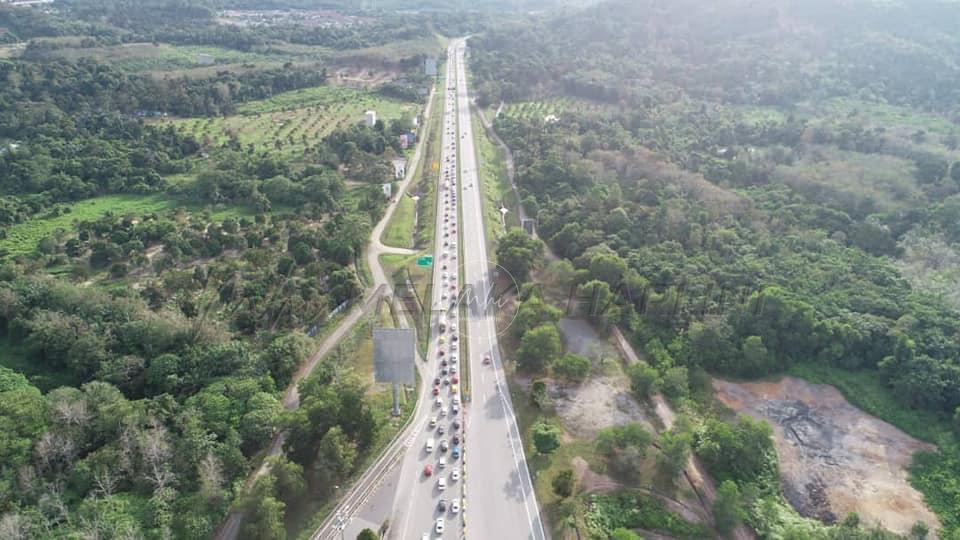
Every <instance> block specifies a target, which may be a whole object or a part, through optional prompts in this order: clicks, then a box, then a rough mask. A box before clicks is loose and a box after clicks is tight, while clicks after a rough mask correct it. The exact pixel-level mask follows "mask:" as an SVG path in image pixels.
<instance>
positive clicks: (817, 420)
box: [713, 377, 940, 533]
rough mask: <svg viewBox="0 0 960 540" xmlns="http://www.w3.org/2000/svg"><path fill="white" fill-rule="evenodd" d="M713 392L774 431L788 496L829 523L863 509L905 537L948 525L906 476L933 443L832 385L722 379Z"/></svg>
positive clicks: (865, 515) (862, 513)
mask: <svg viewBox="0 0 960 540" xmlns="http://www.w3.org/2000/svg"><path fill="white" fill-rule="evenodd" d="M713 387H714V390H715V391H716V396H717V399H719V400H720V401H721V402H723V403H724V404H725V405H726V406H728V407H730V408H731V409H733V410H735V411H737V412H740V413H745V414H748V415H750V416H753V417H756V418H763V419H765V420H767V421H768V422H770V424H771V425H772V426H773V429H774V436H775V439H776V441H775V442H776V447H777V454H778V455H779V457H780V474H781V483H782V485H783V491H784V494H785V495H786V497H787V499H788V500H789V501H790V503H791V504H793V506H794V507H795V508H797V510H798V511H799V512H800V513H801V514H803V515H805V516H809V517H814V518H818V519H821V520H823V521H825V522H828V523H829V522H833V521H836V520H840V519H843V517H844V516H845V515H847V513H849V512H857V513H858V514H859V515H860V518H861V520H863V521H864V522H865V523H869V524H874V523H880V524H881V525H882V526H883V527H885V528H887V529H890V530H892V531H895V532H901V533H904V532H908V531H909V530H910V527H911V526H912V525H913V524H914V523H915V522H917V521H923V522H925V523H926V524H927V525H928V526H929V527H930V529H931V530H936V529H938V528H939V527H940V521H939V520H938V519H937V517H936V516H935V515H934V514H933V512H931V511H930V510H929V509H928V508H927V507H926V506H925V505H924V503H923V496H922V495H921V494H920V492H918V491H917V490H915V489H914V488H913V487H912V486H910V484H909V482H908V480H907V471H906V468H907V467H908V466H909V465H910V461H911V459H912V456H913V454H914V453H915V452H917V451H920V450H931V449H932V448H933V447H932V446H931V445H929V444H927V443H924V442H922V441H918V440H917V439H914V438H912V437H910V436H909V435H907V434H906V433H903V432H902V431H900V430H899V429H897V428H896V427H894V426H892V425H890V424H888V423H886V422H883V421H881V420H879V419H877V418H874V417H872V416H870V415H868V414H866V413H864V412H863V411H861V410H859V409H857V408H856V407H854V406H853V405H850V404H849V403H847V401H846V400H845V399H844V398H843V396H842V395H841V394H840V392H839V391H837V389H835V388H833V387H832V386H827V385H821V384H811V383H809V382H807V381H804V380H802V379H797V378H793V377H785V378H783V379H780V380H778V381H763V382H752V383H732V382H728V381H723V380H718V379H715V380H714V381H713Z"/></svg>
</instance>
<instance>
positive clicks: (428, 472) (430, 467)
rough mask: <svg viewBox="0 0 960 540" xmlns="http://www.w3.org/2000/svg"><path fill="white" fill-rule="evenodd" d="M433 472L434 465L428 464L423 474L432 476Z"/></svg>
mask: <svg viewBox="0 0 960 540" xmlns="http://www.w3.org/2000/svg"><path fill="white" fill-rule="evenodd" d="M432 474H433V465H427V466H425V467H424V468H423V475H424V476H430V475H432Z"/></svg>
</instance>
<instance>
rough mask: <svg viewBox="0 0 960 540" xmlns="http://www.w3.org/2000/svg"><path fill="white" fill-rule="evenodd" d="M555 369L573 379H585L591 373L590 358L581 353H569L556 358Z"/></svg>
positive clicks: (559, 373)
mask: <svg viewBox="0 0 960 540" xmlns="http://www.w3.org/2000/svg"><path fill="white" fill-rule="evenodd" d="M553 371H554V372H556V373H557V374H558V375H561V376H563V377H566V378H567V379H570V380H571V381H577V382H579V381H583V380H584V379H586V378H587V375H589V374H590V360H589V359H587V358H584V357H583V356H580V355H579V354H573V353H567V354H565V355H563V356H561V357H560V358H557V359H556V360H554V362H553Z"/></svg>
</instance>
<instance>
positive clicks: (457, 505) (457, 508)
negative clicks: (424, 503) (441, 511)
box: [450, 499, 460, 514]
mask: <svg viewBox="0 0 960 540" xmlns="http://www.w3.org/2000/svg"><path fill="white" fill-rule="evenodd" d="M450 511H451V512H453V513H454V514H457V513H459V512H460V499H454V500H453V504H451V505H450Z"/></svg>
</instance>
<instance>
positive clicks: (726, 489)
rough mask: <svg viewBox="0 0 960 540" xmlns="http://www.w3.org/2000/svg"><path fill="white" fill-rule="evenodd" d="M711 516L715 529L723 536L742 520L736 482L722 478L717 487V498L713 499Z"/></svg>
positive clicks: (741, 506)
mask: <svg viewBox="0 0 960 540" xmlns="http://www.w3.org/2000/svg"><path fill="white" fill-rule="evenodd" d="M713 516H714V520H715V522H716V524H717V530H718V531H720V533H721V534H723V535H724V536H726V535H728V534H730V533H731V532H732V531H733V529H735V528H736V527H737V526H738V525H740V523H741V522H742V520H743V505H742V502H741V500H740V488H738V487H737V484H736V482H734V481H732V480H724V481H723V483H721V484H720V487H718V488H717V498H716V500H714V501H713Z"/></svg>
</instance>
